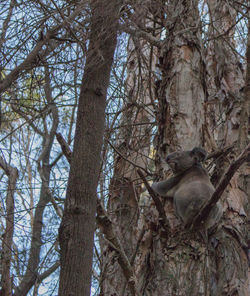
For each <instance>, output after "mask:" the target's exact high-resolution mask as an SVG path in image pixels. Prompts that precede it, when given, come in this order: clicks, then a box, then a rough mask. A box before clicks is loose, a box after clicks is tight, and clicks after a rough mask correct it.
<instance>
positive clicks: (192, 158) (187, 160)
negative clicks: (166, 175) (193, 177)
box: [166, 147, 207, 174]
mask: <svg viewBox="0 0 250 296" xmlns="http://www.w3.org/2000/svg"><path fill="white" fill-rule="evenodd" d="M206 155H207V153H206V151H205V150H204V149H202V148H199V147H195V148H194V149H193V150H188V151H176V152H173V153H170V154H169V155H168V156H167V158H166V162H167V164H168V165H169V166H170V168H171V170H172V171H173V172H174V173H175V174H176V173H182V172H184V171H186V170H188V169H190V168H191V167H192V166H194V165H196V164H199V163H200V162H202V161H204V160H205V159H206Z"/></svg>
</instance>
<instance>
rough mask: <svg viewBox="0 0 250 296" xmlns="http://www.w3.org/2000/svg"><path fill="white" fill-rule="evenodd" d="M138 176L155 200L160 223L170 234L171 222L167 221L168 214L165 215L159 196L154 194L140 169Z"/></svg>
mask: <svg viewBox="0 0 250 296" xmlns="http://www.w3.org/2000/svg"><path fill="white" fill-rule="evenodd" d="M137 173H138V175H139V176H140V178H141V179H142V181H143V183H144V184H145V187H146V188H147V190H148V193H149V194H150V196H151V197H152V198H153V200H154V203H155V206H156V209H157V211H158V213H159V222H160V223H161V225H162V227H163V228H164V229H165V230H166V231H167V232H169V227H170V226H169V222H168V220H167V217H166V214H165V210H164V206H163V204H162V202H161V200H160V198H159V197H158V195H157V194H156V193H155V192H154V190H153V189H152V188H151V186H150V185H149V183H148V181H147V180H146V178H145V176H144V175H143V173H142V171H141V170H140V169H138V170H137Z"/></svg>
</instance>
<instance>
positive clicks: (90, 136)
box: [59, 0, 119, 296]
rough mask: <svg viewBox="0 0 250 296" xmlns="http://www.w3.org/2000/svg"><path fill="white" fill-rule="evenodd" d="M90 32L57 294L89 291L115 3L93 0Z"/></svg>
mask: <svg viewBox="0 0 250 296" xmlns="http://www.w3.org/2000/svg"><path fill="white" fill-rule="evenodd" d="M91 10H92V17H91V33H90V41H89V48H88V53H87V59H86V65H85V69H84V75H83V80H82V87H81V93H80V98H79V106H78V113H77V122H76V132H75V141H74V148H73V155H72V160H71V168H70V174H69V181H68V188H67V194H66V202H65V209H64V215H63V219H62V223H61V226H60V230H59V241H60V247H61V273H60V286H59V295H61V296H62V295H65V296H68V295H84V296H87V295H89V293H90V284H91V273H92V249H93V239H94V229H95V213H96V188H97V182H98V175H99V171H100V153H101V147H102V142H103V133H104V124H105V122H104V119H105V104H106V94H107V88H108V84H109V77H110V70H111V65H112V61H113V55H114V50H115V46H116V37H117V25H118V12H119V5H118V3H117V1H115V0H112V1H110V0H98V1H97V0H93V1H91Z"/></svg>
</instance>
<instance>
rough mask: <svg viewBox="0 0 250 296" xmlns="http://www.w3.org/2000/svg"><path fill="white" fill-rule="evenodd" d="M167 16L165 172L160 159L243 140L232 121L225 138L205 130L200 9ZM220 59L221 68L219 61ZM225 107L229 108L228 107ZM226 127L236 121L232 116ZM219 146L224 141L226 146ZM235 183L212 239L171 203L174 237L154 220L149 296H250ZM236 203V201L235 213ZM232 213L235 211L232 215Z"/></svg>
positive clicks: (160, 143) (176, 7)
mask: <svg viewBox="0 0 250 296" xmlns="http://www.w3.org/2000/svg"><path fill="white" fill-rule="evenodd" d="M166 10H167V15H168V22H167V24H168V26H167V27H166V30H167V34H166V35H167V38H166V39H165V40H164V45H163V47H162V50H161V55H160V58H159V61H160V63H159V66H160V69H161V71H162V77H161V81H159V82H158V86H159V87H158V89H157V94H158V100H159V114H158V120H159V130H158V139H157V153H158V157H157V163H156V164H157V170H158V171H159V172H160V159H161V158H162V157H164V156H166V154H168V153H169V152H171V151H173V150H176V149H178V148H181V149H190V148H193V147H194V146H205V147H209V149H214V150H218V147H220V148H222V147H223V145H225V143H227V146H229V145H230V144H232V142H233V141H235V139H236V140H237V139H238V133H237V134H236V135H235V133H234V130H233V129H231V128H230V125H228V121H224V122H223V123H222V125H223V127H222V128H223V135H222V134H221V135H220V136H221V138H218V137H216V135H212V136H211V135H210V138H209V137H208V136H207V130H208V133H209V128H210V127H211V128H214V126H213V125H209V123H208V122H207V120H206V117H207V109H206V107H207V95H208V90H207V84H206V81H207V79H206V71H205V63H204V53H203V50H202V47H203V44H202V40H201V35H200V28H199V13H198V1H172V2H171V3H169V5H168V6H167V8H166ZM227 20H228V19H227ZM226 50H227V56H229V57H232V55H231V54H230V52H228V47H226ZM216 58H217V61H219V57H216ZM233 65H237V62H236V61H235V60H233V61H232V59H231V60H230V59H229V61H228V64H226V66H227V67H228V68H227V71H226V72H225V73H224V74H223V75H226V76H227V85H228V86H230V87H232V88H231V93H234V94H236V93H237V92H238V88H239V87H241V86H242V76H240V73H239V72H238V68H235V67H233ZM224 66H225V64H224ZM219 69H220V68H219ZM229 92H230V91H229V90H228V93H229ZM209 103H210V102H209ZM224 104H225V102H224ZM225 106H227V107H228V105H224V106H222V107H223V108H225ZM229 108H230V107H229ZM230 110H231V109H230ZM223 112H224V111H223ZM227 115H228V113H227ZM228 119H230V120H231V119H232V118H231V115H230V117H229V118H228ZM210 124H211V122H210ZM225 131H226V132H225ZM220 140H223V145H221V141H220ZM211 142H212V144H213V145H211ZM236 153H237V152H236ZM238 153H239V152H238ZM217 169H218V167H217ZM245 173H246V171H245ZM236 175H237V174H236ZM162 177H163V176H162ZM218 181H219V180H218V179H217V182H218ZM234 182H235V181H232V182H231V184H230V185H229V186H228V191H227V193H226V194H225V195H224V198H223V199H225V204H224V210H225V207H227V210H226V212H225V213H226V215H228V216H227V218H226V219H225V220H224V221H223V223H222V227H221V228H219V229H218V230H217V231H216V232H214V233H209V236H208V238H206V235H205V236H204V235H201V233H197V232H192V231H187V230H183V228H182V225H181V224H180V220H178V219H177V218H176V216H175V214H174V213H175V212H174V209H173V204H172V202H169V201H166V202H165V212H166V215H167V219H168V220H169V222H170V227H171V230H170V233H168V234H166V233H165V232H164V231H163V229H162V228H161V227H160V222H159V219H158V218H157V217H156V219H151V221H150V223H151V239H150V240H149V242H148V245H149V246H150V248H148V251H147V255H146V256H145V257H146V258H148V260H147V261H145V262H143V261H142V260H141V261H140V264H141V266H142V265H143V264H144V265H145V268H144V271H145V270H147V272H144V274H143V277H144V283H145V284H144V287H143V290H142V294H143V295H152V294H153V295H183V296H184V295H248V293H249V291H248V288H247V282H248V281H247V265H248V262H247V255H246V252H245V248H246V241H245V240H246V223H247V222H246V221H247V220H246V217H245V212H244V208H243V203H244V201H245V193H244V192H240V190H239V188H238V185H237V183H234ZM235 194H236V195H235ZM232 198H234V199H235V201H234V205H233V204H232ZM231 206H234V214H232V208H230V207H231ZM236 207H237V208H236ZM153 226H154V227H153ZM229 266H230V267H229ZM141 270H143V268H142V269H141Z"/></svg>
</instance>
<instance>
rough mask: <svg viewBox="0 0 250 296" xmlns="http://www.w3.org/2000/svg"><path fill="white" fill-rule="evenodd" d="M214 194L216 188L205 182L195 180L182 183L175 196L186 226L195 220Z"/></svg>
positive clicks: (178, 210) (177, 210) (178, 212)
mask: <svg viewBox="0 0 250 296" xmlns="http://www.w3.org/2000/svg"><path fill="white" fill-rule="evenodd" d="M213 192H214V187H213V186H212V184H211V183H210V182H209V183H208V182H205V180H204V181H203V180H201V179H199V180H195V179H193V180H192V181H189V182H182V183H181V186H179V188H178V189H177V190H176V192H175V194H174V205H175V208H176V212H177V214H178V216H180V218H181V219H182V221H183V222H184V224H187V223H188V222H190V220H192V219H193V217H194V216H195V215H196V214H197V213H198V211H199V210H200V208H201V207H202V206H203V204H204V203H205V202H206V201H208V200H209V199H210V198H211V196H212V194H213Z"/></svg>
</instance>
